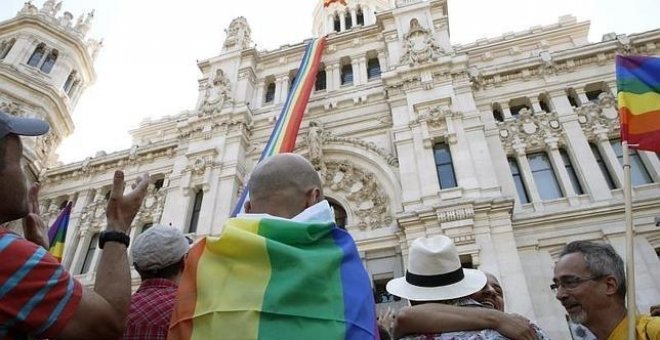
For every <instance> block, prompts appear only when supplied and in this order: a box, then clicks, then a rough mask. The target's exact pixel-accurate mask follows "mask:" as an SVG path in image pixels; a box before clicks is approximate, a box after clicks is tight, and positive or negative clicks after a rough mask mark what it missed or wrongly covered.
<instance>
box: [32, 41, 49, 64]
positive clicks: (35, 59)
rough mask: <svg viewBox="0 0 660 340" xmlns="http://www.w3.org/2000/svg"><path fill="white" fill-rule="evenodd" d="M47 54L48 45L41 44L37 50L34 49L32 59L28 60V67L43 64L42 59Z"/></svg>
mask: <svg viewBox="0 0 660 340" xmlns="http://www.w3.org/2000/svg"><path fill="white" fill-rule="evenodd" d="M45 52H46V45H44V44H43V43H41V44H39V45H38V46H37V48H35V49H34V52H32V55H31V56H30V59H28V65H30V66H34V67H37V66H38V65H39V62H41V58H43V57H44V53H45Z"/></svg>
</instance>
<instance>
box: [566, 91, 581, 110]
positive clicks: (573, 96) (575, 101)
mask: <svg viewBox="0 0 660 340" xmlns="http://www.w3.org/2000/svg"><path fill="white" fill-rule="evenodd" d="M566 97H567V98H568V102H569V103H570V104H571V106H572V107H580V100H579V98H578V95H577V93H576V92H575V90H574V89H572V88H570V89H568V90H566Z"/></svg>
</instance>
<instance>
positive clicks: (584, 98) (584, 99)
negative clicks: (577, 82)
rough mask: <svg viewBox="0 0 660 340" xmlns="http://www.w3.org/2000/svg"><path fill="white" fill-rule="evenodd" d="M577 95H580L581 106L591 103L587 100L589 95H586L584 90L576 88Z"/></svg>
mask: <svg viewBox="0 0 660 340" xmlns="http://www.w3.org/2000/svg"><path fill="white" fill-rule="evenodd" d="M575 93H577V95H578V99H579V100H580V105H584V104H586V103H588V102H589V98H587V94H586V93H584V89H582V88H576V89H575Z"/></svg>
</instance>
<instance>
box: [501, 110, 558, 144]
mask: <svg viewBox="0 0 660 340" xmlns="http://www.w3.org/2000/svg"><path fill="white" fill-rule="evenodd" d="M497 125H498V126H499V128H500V140H501V141H502V143H503V144H504V147H505V149H507V150H508V151H511V150H512V149H515V148H518V147H522V148H527V147H540V146H544V145H545V141H546V140H547V139H549V138H557V137H558V136H559V135H560V132H561V124H560V123H559V119H558V118H557V113H556V112H551V113H546V112H540V113H535V114H532V111H530V110H528V109H522V110H520V115H519V117H518V118H517V119H508V120H506V121H504V122H498V123H497Z"/></svg>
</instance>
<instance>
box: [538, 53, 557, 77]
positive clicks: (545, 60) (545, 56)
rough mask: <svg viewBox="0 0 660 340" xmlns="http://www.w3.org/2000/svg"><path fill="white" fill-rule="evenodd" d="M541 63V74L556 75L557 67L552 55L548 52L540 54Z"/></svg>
mask: <svg viewBox="0 0 660 340" xmlns="http://www.w3.org/2000/svg"><path fill="white" fill-rule="evenodd" d="M539 61H540V62H541V66H540V68H541V72H542V73H543V74H546V75H551V74H555V72H556V71H557V67H556V66H555V62H554V60H553V59H552V54H550V52H548V51H541V52H539Z"/></svg>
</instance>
